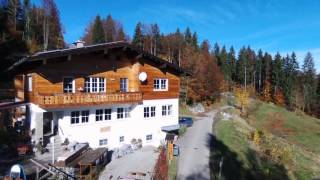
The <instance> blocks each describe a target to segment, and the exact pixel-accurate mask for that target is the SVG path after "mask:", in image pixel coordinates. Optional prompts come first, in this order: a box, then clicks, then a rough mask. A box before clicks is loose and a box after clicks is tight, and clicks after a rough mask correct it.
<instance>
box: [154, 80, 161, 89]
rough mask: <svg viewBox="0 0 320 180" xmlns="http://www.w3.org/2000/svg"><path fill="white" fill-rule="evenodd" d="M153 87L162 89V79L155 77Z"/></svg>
mask: <svg viewBox="0 0 320 180" xmlns="http://www.w3.org/2000/svg"><path fill="white" fill-rule="evenodd" d="M153 89H154V90H156V89H160V80H159V79H154V80H153Z"/></svg>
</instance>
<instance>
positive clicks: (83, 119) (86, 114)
mask: <svg viewBox="0 0 320 180" xmlns="http://www.w3.org/2000/svg"><path fill="white" fill-rule="evenodd" d="M81 122H82V123H87V122H89V111H81Z"/></svg>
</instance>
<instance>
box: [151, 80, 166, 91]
mask: <svg viewBox="0 0 320 180" xmlns="http://www.w3.org/2000/svg"><path fill="white" fill-rule="evenodd" d="M153 90H154V91H168V79H162V78H156V79H153Z"/></svg>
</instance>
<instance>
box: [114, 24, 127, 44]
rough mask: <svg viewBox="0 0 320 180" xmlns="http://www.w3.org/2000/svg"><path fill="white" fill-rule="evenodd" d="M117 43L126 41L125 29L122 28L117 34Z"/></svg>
mask: <svg viewBox="0 0 320 180" xmlns="http://www.w3.org/2000/svg"><path fill="white" fill-rule="evenodd" d="M117 33H118V34H117V39H116V40H117V41H126V34H125V33H124V31H123V28H122V27H120V28H119V29H118V32H117Z"/></svg>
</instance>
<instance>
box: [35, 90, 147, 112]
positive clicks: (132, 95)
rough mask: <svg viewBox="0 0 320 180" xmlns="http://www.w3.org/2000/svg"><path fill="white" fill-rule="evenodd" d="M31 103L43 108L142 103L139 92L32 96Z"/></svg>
mask: <svg viewBox="0 0 320 180" xmlns="http://www.w3.org/2000/svg"><path fill="white" fill-rule="evenodd" d="M30 100H31V102H33V103H35V104H37V105H39V106H41V107H44V108H58V107H66V106H85V105H99V104H113V103H114V104H121V103H138V102H142V93H141V92H121V93H64V94H51V95H47V94H46V95H44V94H37V95H36V94H33V95H32V97H31V98H30Z"/></svg>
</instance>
